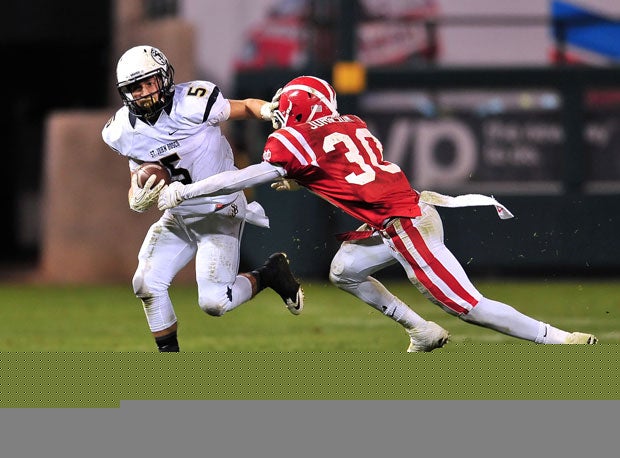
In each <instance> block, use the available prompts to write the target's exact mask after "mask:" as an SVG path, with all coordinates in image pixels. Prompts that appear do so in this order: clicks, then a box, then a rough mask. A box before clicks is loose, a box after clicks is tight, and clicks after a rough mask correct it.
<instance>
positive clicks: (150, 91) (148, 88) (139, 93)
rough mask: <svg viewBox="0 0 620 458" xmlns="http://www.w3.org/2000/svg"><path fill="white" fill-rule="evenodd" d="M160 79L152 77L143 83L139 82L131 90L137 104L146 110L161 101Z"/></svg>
mask: <svg viewBox="0 0 620 458" xmlns="http://www.w3.org/2000/svg"><path fill="white" fill-rule="evenodd" d="M159 89H160V84H159V78H157V77H156V76H152V77H150V78H147V79H145V80H142V81H137V82H136V83H134V84H133V85H132V86H131V88H130V91H131V96H132V97H133V99H134V100H135V101H136V103H137V104H138V105H139V106H140V107H141V108H144V109H147V110H148V109H150V108H152V107H153V106H154V105H155V103H157V102H158V101H159Z"/></svg>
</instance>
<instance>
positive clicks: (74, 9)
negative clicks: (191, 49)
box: [0, 0, 111, 263]
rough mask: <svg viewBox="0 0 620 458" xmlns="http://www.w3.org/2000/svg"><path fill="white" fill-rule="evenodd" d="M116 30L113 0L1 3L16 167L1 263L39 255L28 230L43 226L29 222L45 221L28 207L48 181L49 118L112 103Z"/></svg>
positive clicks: (1, 188) (8, 191)
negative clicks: (110, 58)
mask: <svg viewBox="0 0 620 458" xmlns="http://www.w3.org/2000/svg"><path fill="white" fill-rule="evenodd" d="M110 33H111V2H110V1H97V2H85V1H80V0H60V1H53V2H50V1H44V0H30V1H27V2H23V1H22V2H5V4H3V6H2V15H0V55H2V57H3V61H4V63H5V65H3V69H2V88H3V89H4V90H3V96H4V100H3V101H4V106H5V109H4V111H3V112H4V115H3V118H4V119H3V127H4V129H5V132H6V133H7V135H6V136H5V144H4V148H3V150H4V157H5V159H10V162H9V164H8V166H9V170H10V173H5V174H4V179H3V180H0V195H2V196H3V202H4V206H3V212H4V216H3V224H2V225H1V226H0V237H1V238H2V240H3V241H4V242H5V243H4V244H3V248H2V250H0V262H2V263H4V262H8V261H14V260H24V259H26V260H28V259H33V258H35V257H36V256H37V253H38V244H37V241H36V240H33V239H32V238H28V237H24V233H26V232H29V231H31V230H34V231H35V232H36V228H34V229H33V228H28V227H27V226H28V225H32V224H37V223H38V219H37V215H32V214H30V215H27V214H28V213H29V212H30V213H32V212H33V206H32V205H31V203H32V202H33V201H34V202H37V201H38V197H39V196H38V194H39V192H40V189H41V184H42V183H41V172H42V165H43V160H44V157H43V148H44V138H43V128H44V123H45V119H46V116H47V115H48V114H49V113H50V112H51V111H53V110H55V109H71V108H76V109H88V108H97V107H103V106H105V103H106V97H107V94H108V92H109V91H108V87H107V85H108V81H109V69H108V54H109V46H110V41H111V40H110ZM76 161H79V158H76ZM78 164H79V162H76V166H77V165H78ZM35 207H36V205H35ZM25 213H26V215H24V214H25ZM26 229H27V230H26Z"/></svg>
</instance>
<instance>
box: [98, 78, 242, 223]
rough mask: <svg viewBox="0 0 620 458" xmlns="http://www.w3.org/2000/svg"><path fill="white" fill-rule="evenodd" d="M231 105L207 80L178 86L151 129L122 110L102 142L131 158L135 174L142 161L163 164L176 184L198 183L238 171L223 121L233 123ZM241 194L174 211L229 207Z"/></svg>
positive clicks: (191, 203) (190, 203)
mask: <svg viewBox="0 0 620 458" xmlns="http://www.w3.org/2000/svg"><path fill="white" fill-rule="evenodd" d="M229 115H230V104H229V102H228V100H226V99H225V98H224V97H223V96H222V94H221V93H220V90H219V89H218V88H217V86H215V85H214V84H213V83H210V82H208V81H190V82H187V83H181V84H177V85H175V92H174V100H173V103H172V104H170V105H169V106H168V107H167V108H166V109H165V110H163V111H162V112H161V114H160V115H159V118H158V119H157V122H156V123H155V125H153V126H151V125H149V124H147V123H145V122H144V121H142V120H141V119H139V118H137V117H136V116H134V115H133V114H131V113H130V112H129V110H128V109H127V107H125V106H123V107H122V108H121V109H119V110H118V111H117V112H116V113H115V115H114V116H113V117H112V118H111V119H110V120H109V121H108V122H107V123H106V125H105V127H104V128H103V131H102V137H103V140H104V141H105V142H106V143H107V144H108V145H109V146H110V147H111V148H112V149H113V150H115V151H116V152H118V153H119V154H120V155H122V156H125V157H126V158H127V159H129V168H130V170H132V171H133V170H135V169H136V168H137V167H138V165H140V164H142V163H143V162H160V163H161V164H162V165H164V166H166V167H167V168H168V169H169V170H170V173H171V175H172V180H173V181H181V182H182V183H184V184H189V183H193V182H196V181H199V180H202V179H204V178H207V177H209V176H211V175H214V174H216V173H219V172H224V171H228V170H236V167H235V165H234V158H233V152H232V149H231V147H230V144H229V143H228V140H227V139H226V137H224V135H223V134H222V131H221V129H220V126H219V125H220V123H221V122H222V121H225V120H227V119H228V117H229ZM236 197H237V196H236V194H234V195H229V196H219V197H197V198H194V199H189V200H186V201H185V202H183V203H182V204H181V205H179V206H178V207H175V208H173V209H171V212H172V213H175V214H178V215H183V216H189V215H194V214H206V213H211V212H213V211H214V210H215V209H216V206H217V204H227V203H230V202H232V201H233V200H235V199H236Z"/></svg>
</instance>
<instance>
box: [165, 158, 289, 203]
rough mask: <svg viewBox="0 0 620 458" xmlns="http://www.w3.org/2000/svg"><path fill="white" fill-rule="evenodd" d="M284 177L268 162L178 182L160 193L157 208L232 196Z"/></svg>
mask: <svg viewBox="0 0 620 458" xmlns="http://www.w3.org/2000/svg"><path fill="white" fill-rule="evenodd" d="M285 175H286V171H285V170H284V169H283V168H282V167H278V166H276V165H273V164H270V163H269V162H261V163H260V164H254V165H250V166H248V167H245V168H243V169H241V170H229V171H227V172H221V173H218V174H216V175H213V176H210V177H209V178H205V179H204V180H200V181H197V182H196V183H191V184H187V185H183V184H181V183H179V182H174V183H171V184H170V185H169V186H167V187H165V188H164V189H163V190H162V191H161V193H160V194H159V200H158V202H157V207H158V208H159V209H160V210H165V209H167V208H172V207H176V206H177V205H179V204H180V203H181V202H183V201H184V200H187V199H191V198H193V197H203V196H205V197H206V196H220V195H224V194H232V193H233V192H237V191H241V190H242V189H245V188H250V187H252V186H256V185H259V184H262V183H267V182H269V181H273V180H275V179H278V178H281V177H284V176H285Z"/></svg>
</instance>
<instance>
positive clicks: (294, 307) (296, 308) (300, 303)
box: [286, 286, 304, 315]
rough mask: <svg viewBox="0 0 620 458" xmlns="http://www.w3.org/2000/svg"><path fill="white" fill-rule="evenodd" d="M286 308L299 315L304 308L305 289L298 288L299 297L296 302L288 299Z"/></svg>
mask: <svg viewBox="0 0 620 458" xmlns="http://www.w3.org/2000/svg"><path fill="white" fill-rule="evenodd" d="M286 308H287V309H288V311H289V312H291V313H292V314H293V315H299V314H300V313H301V311H302V310H303V309H304V290H303V289H302V288H301V286H300V287H299V289H298V290H297V297H296V298H295V302H293V301H291V300H290V299H287V300H286Z"/></svg>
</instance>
